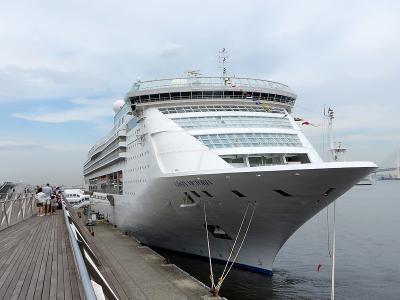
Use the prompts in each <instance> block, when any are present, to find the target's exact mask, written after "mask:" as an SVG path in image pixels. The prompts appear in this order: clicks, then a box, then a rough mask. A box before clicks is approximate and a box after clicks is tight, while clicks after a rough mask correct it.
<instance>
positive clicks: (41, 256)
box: [0, 210, 83, 299]
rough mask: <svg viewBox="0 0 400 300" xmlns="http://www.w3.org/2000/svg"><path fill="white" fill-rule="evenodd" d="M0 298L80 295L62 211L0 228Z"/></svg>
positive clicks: (65, 297) (57, 297)
mask: <svg viewBox="0 0 400 300" xmlns="http://www.w3.org/2000/svg"><path fill="white" fill-rule="evenodd" d="M0 299H83V293H82V287H81V283H80V280H79V276H78V274H77V270H76V268H75V264H74V258H73V256H72V250H71V246H70V242H69V238H68V232H67V229H66V226H65V221H64V216H63V212H62V211H60V210H58V211H57V214H56V215H51V216H43V217H37V216H34V217H31V218H29V219H27V220H25V221H23V222H20V223H18V224H16V225H13V226H11V227H9V228H6V229H4V230H2V231H0Z"/></svg>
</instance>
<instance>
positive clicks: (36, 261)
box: [19, 226, 49, 299]
mask: <svg viewBox="0 0 400 300" xmlns="http://www.w3.org/2000/svg"><path fill="white" fill-rule="evenodd" d="M41 231H42V233H43V235H42V236H41V239H40V246H39V247H37V249H38V251H37V252H36V253H35V256H34V257H33V259H32V263H31V265H30V267H29V270H28V271H27V274H26V280H25V281H24V284H23V286H22V288H21V292H20V294H19V298H20V299H32V298H33V293H31V295H30V298H28V291H29V287H30V285H31V283H32V284H33V285H36V280H37V276H38V273H39V269H40V263H41V261H42V257H43V251H44V249H45V246H46V241H47V238H48V236H49V231H48V230H44V227H43V226H41Z"/></svg>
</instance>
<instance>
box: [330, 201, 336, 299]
mask: <svg viewBox="0 0 400 300" xmlns="http://www.w3.org/2000/svg"><path fill="white" fill-rule="evenodd" d="M335 204H336V201H333V241H332V288H331V300H334V299H335V250H336V220H335V219H336V207H335Z"/></svg>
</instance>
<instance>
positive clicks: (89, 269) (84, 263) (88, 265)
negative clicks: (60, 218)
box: [62, 199, 118, 300]
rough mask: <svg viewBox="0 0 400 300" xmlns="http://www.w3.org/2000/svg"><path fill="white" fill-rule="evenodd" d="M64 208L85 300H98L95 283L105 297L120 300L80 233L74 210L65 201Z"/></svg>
mask: <svg viewBox="0 0 400 300" xmlns="http://www.w3.org/2000/svg"><path fill="white" fill-rule="evenodd" d="M62 207H63V212H64V219H65V224H66V226H67V229H68V235H69V240H70V242H71V247H72V253H73V256H74V260H75V265H76V267H77V269H78V272H79V276H80V278H81V282H82V288H83V292H84V294H85V298H86V299H87V300H92V299H93V300H94V299H97V298H96V294H95V292H94V288H93V285H92V281H93V282H95V283H97V284H98V285H100V286H101V288H102V292H103V295H105V296H107V298H108V299H112V300H118V297H117V295H116V294H115V293H114V291H113V290H112V288H111V287H110V285H109V284H108V282H107V280H106V279H105V278H104V276H103V275H102V274H101V272H100V271H99V269H98V266H99V265H100V262H99V260H98V258H97V257H96V255H95V254H94V252H93V250H92V249H91V248H90V246H89V244H88V242H87V241H86V240H85V238H84V237H83V234H82V233H81V232H80V230H79V227H80V226H79V224H78V223H77V222H76V221H75V220H74V219H73V216H72V215H73V214H72V213H71V212H72V208H71V206H70V205H69V204H68V202H67V201H66V200H65V199H64V201H63V205H62Z"/></svg>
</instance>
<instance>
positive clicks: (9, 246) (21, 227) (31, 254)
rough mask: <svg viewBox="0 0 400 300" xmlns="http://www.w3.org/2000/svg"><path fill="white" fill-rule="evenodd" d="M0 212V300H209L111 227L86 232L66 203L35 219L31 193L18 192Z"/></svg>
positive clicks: (173, 269) (182, 274) (176, 271)
mask: <svg viewBox="0 0 400 300" xmlns="http://www.w3.org/2000/svg"><path fill="white" fill-rule="evenodd" d="M0 209H1V220H0V221H1V223H0V299H207V298H211V295H210V293H209V289H208V287H206V286H205V285H203V284H202V283H200V282H199V281H197V280H196V279H195V278H193V277H191V276H190V275H189V274H187V273H185V272H184V271H182V270H181V269H179V268H178V267H176V266H175V265H172V264H168V263H167V262H166V261H165V259H164V258H163V257H161V256H160V255H158V254H157V253H155V252H154V251H153V250H151V249H150V248H148V247H144V246H142V245H140V243H139V242H137V241H136V240H135V239H133V238H132V237H129V236H128V235H126V234H125V233H124V232H121V231H120V230H119V229H117V228H115V227H114V226H113V225H111V224H108V223H98V224H97V225H96V226H94V228H95V229H94V233H92V234H93V235H92V234H91V232H89V231H88V229H87V228H86V226H85V224H84V223H85V222H84V221H83V219H81V218H79V216H78V214H77V212H76V211H74V210H73V209H71V208H70V207H69V205H68V204H67V203H66V202H63V209H62V210H57V212H56V213H55V214H52V215H46V216H42V217H39V216H36V207H35V200H34V195H33V194H19V195H15V197H13V199H9V197H5V198H3V199H2V200H1V201H0ZM213 299H215V298H213Z"/></svg>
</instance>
